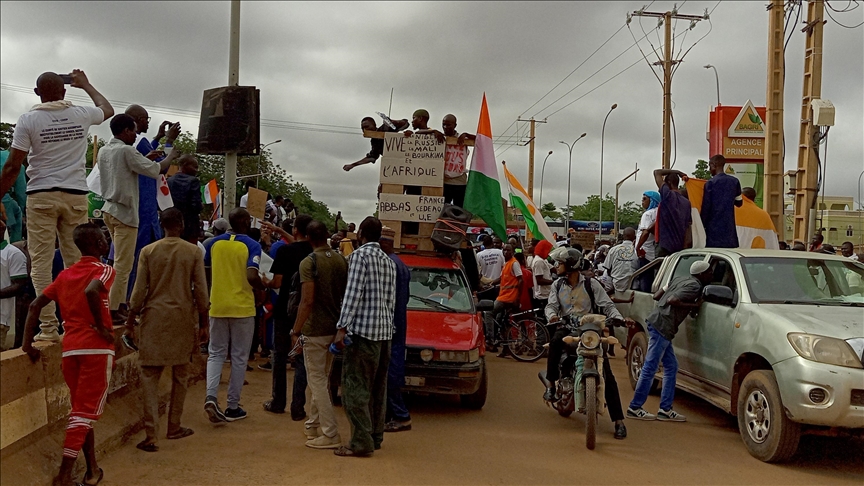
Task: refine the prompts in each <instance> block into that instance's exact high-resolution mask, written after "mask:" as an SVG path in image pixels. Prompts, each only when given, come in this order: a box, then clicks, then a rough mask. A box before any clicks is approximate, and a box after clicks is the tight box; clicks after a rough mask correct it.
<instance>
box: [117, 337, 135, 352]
mask: <svg viewBox="0 0 864 486" xmlns="http://www.w3.org/2000/svg"><path fill="white" fill-rule="evenodd" d="M120 340H121V341H123V345H125V346H126V347H127V348H129V349H130V350H132V351H138V346H136V345H135V343H134V342H133V341H132V339H130V338H129V336H127V335H126V334H124V335H123V337H121V338H120Z"/></svg>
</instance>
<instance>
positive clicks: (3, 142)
mask: <svg viewBox="0 0 864 486" xmlns="http://www.w3.org/2000/svg"><path fill="white" fill-rule="evenodd" d="M14 131H15V125H13V124H11V123H6V122H0V150H9V147H10V146H11V145H12V133H13V132H14Z"/></svg>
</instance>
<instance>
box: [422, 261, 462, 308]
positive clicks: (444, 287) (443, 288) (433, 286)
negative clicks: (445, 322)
mask: <svg viewBox="0 0 864 486" xmlns="http://www.w3.org/2000/svg"><path fill="white" fill-rule="evenodd" d="M409 290H410V293H411V298H410V299H408V310H423V311H441V312H471V311H472V310H473V308H472V305H471V304H472V298H471V293H470V292H469V291H468V283H467V282H466V281H465V277H464V276H463V275H462V272H460V271H458V270H453V269H444V268H412V269H411V283H410V284H409Z"/></svg>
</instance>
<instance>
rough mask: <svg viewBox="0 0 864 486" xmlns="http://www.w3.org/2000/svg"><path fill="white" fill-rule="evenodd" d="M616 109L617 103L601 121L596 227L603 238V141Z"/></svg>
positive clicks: (598, 235)
mask: <svg viewBox="0 0 864 486" xmlns="http://www.w3.org/2000/svg"><path fill="white" fill-rule="evenodd" d="M615 108H618V103H615V104H614V105H612V108H609V113H606V118H604V119H603V130H602V131H601V132H600V216H599V218H600V221H598V226H597V237H598V238H599V237H602V236H603V141H604V139H605V137H606V120H608V119H609V115H611V114H612V110H614V109H615Z"/></svg>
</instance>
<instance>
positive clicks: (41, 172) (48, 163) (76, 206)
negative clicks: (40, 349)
mask: <svg viewBox="0 0 864 486" xmlns="http://www.w3.org/2000/svg"><path fill="white" fill-rule="evenodd" d="M68 76H69V78H70V79H71V86H72V87H74V88H81V89H82V90H84V92H86V93H87V94H88V95H89V96H90V99H92V100H93V103H94V104H95V105H96V106H95V107H93V106H75V105H73V104H72V103H71V102H69V101H66V100H64V99H63V98H64V97H65V96H66V89H65V87H64V79H63V77H61V76H60V75H58V74H55V73H51V72H47V73H43V74H42V75H41V76H39V78H38V79H37V80H36V89H35V90H34V91H35V93H36V94H37V95H39V97H40V98H41V100H42V102H41V103H40V104H38V105H35V106H33V108H32V109H31V110H30V111H28V112H27V113H24V114H23V115H21V117H19V118H18V123H17V124H16V125H15V133H14V135H13V137H12V147H11V150H10V155H9V159H8V160H7V162H6V165H5V166H4V167H3V171H2V175H0V196H2V195H3V194H6V193H7V192H8V191H9V189H10V188H11V187H12V184H13V183H14V182H15V179H16V178H17V177H18V173H19V172H20V170H21V166H22V164H23V162H24V159H25V158H27V159H28V162H29V163H28V167H27V176H28V178H29V181H28V182H27V237H28V247H29V250H30V255H31V258H32V275H31V277H32V280H33V287H35V289H36V293H37V294H41V293H42V291H43V290H44V289H45V287H47V286H48V285H50V284H51V264H52V262H53V260H54V241H55V240H56V239H58V238H59V240H60V253H61V254H62V255H63V263H64V265H65V266H66V267H69V266H71V265H72V264H74V263H76V262H77V261H78V260H79V259H80V258H81V252H80V251H79V250H78V248H77V247H76V246H75V243H74V242H73V241H72V231H73V230H74V229H75V227H76V226H78V225H79V224H83V223H86V222H87V194H88V190H87V181H86V177H87V174H86V170H85V167H84V165H85V154H86V152H87V134H88V132H89V130H90V126H92V125H99V124H101V123H102V122H103V121H105V120H107V119H108V118H110V117H111V116H113V115H114V108H112V107H111V104H110V103H108V100H106V99H105V97H104V96H102V94H100V93H99V92H98V91H96V88H94V87H93V85H91V84H90V81H88V80H87V76H86V75H85V74H84V72H83V71H80V70H78V69H76V70H74V71H72V73H71V74H69V75H68ZM28 154H29V157H28ZM39 320H40V321H41V328H42V331H41V333H40V334H39V335H38V336H36V340H37V341H59V340H60V335H59V334H58V333H57V324H58V323H57V317H56V316H55V314H54V303H53V302H52V303H50V304H48V305H47V306H45V307H44V308H43V309H42V313H41V314H40V315H39Z"/></svg>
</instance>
